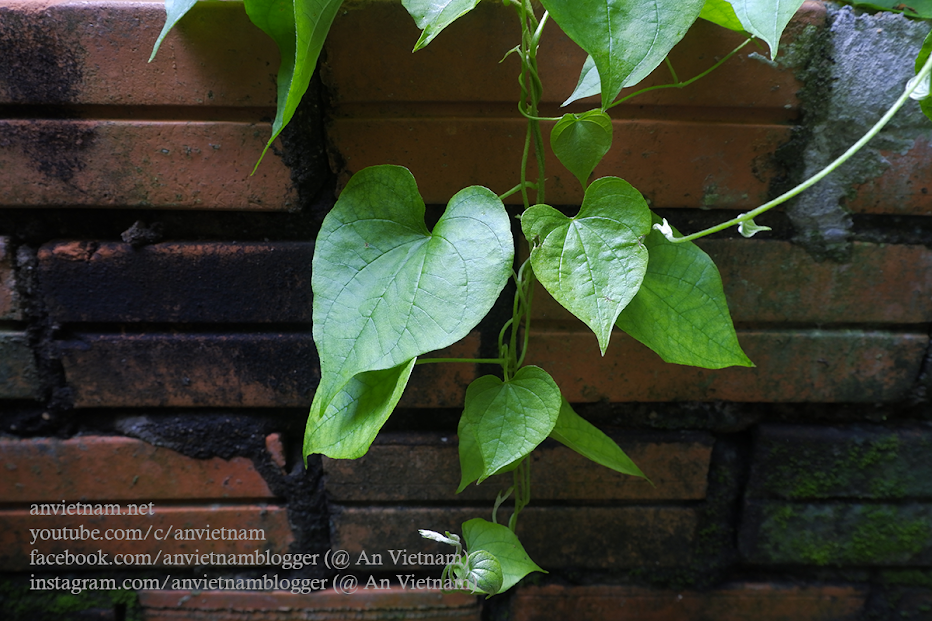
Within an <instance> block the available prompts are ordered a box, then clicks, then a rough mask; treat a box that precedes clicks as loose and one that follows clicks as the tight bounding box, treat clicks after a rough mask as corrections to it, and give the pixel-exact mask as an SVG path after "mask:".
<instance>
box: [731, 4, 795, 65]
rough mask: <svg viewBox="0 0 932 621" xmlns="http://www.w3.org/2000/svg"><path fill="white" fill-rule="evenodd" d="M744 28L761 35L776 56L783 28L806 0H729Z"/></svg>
mask: <svg viewBox="0 0 932 621" xmlns="http://www.w3.org/2000/svg"><path fill="white" fill-rule="evenodd" d="M728 1H729V3H730V4H731V6H732V8H733V9H734V10H735V16H736V17H737V18H738V20H739V21H740V22H741V24H742V25H743V26H744V29H745V30H746V31H748V32H750V33H751V34H752V35H754V36H755V37H760V38H761V39H763V40H764V41H766V42H767V45H768V46H769V47H770V58H771V59H773V58H776V56H777V48H778V47H779V46H780V37H781V36H782V35H783V29H784V28H786V25H787V24H789V23H790V20H791V19H793V16H794V15H796V11H798V10H799V7H801V6H802V5H803V1H804V0H728Z"/></svg>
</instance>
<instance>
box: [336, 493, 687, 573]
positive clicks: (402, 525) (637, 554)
mask: <svg viewBox="0 0 932 621" xmlns="http://www.w3.org/2000/svg"><path fill="white" fill-rule="evenodd" d="M502 513H503V514H504V515H507V513H505V509H502ZM475 517H482V518H485V519H489V508H488V506H484V507H482V508H481V509H477V508H463V507H430V508H425V507H343V508H342V509H340V510H337V511H335V512H334V513H333V514H332V518H331V520H332V542H333V546H334V549H343V550H346V551H347V552H349V554H350V557H351V558H352V559H353V560H354V563H355V564H356V566H358V567H360V568H363V567H365V566H366V565H365V559H361V558H360V554H361V553H362V552H365V553H366V555H367V556H368V555H370V554H371V553H381V554H382V559H381V560H382V562H383V563H384V566H383V567H382V569H386V568H390V567H392V566H393V565H392V563H393V561H392V558H391V555H390V554H389V552H388V550H391V549H394V550H402V549H406V550H407V551H408V553H412V554H413V553H417V552H423V553H425V554H437V553H449V552H450V550H451V548H450V547H449V546H442V545H441V544H439V543H436V542H433V541H427V540H425V539H423V538H422V537H421V536H420V535H419V534H418V529H425V528H426V529H429V530H435V531H438V532H444V531H447V530H448V531H450V532H455V533H459V534H461V533H462V526H461V525H462V523H463V522H465V521H467V520H470V519H472V518H475ZM696 523H697V510H696V509H694V508H690V507H672V506H661V507H651V506H630V507H538V506H530V507H528V508H526V509H525V510H524V511H522V512H521V517H520V518H519V525H518V535H519V536H520V538H521V542H522V544H523V545H524V547H525V549H526V550H527V552H528V555H529V556H530V557H531V558H532V559H533V560H534V561H535V562H537V564H538V565H540V566H541V567H543V568H545V569H548V568H549V569H555V568H558V567H578V568H586V569H620V568H636V567H644V566H650V567H672V566H677V565H683V564H687V563H689V561H690V558H691V554H692V552H691V543H692V541H693V538H694V534H695V529H696ZM631 533H637V536H631ZM370 560H371V559H370ZM370 569H371V568H370ZM412 569H413V567H412ZM436 569H437V572H438V575H439V571H440V570H441V567H436Z"/></svg>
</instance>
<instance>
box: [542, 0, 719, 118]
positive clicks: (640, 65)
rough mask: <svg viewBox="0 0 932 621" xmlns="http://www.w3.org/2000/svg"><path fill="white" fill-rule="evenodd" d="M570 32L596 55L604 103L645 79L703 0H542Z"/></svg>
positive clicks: (587, 50) (690, 22)
mask: <svg viewBox="0 0 932 621" xmlns="http://www.w3.org/2000/svg"><path fill="white" fill-rule="evenodd" d="M542 4H543V5H544V8H546V9H547V10H548V11H549V12H550V16H551V17H552V18H553V20H554V21H556V22H557V24H559V25H560V27H561V28H562V29H563V32H565V33H566V35H567V36H568V37H569V38H570V39H572V40H573V41H575V42H576V44H577V45H579V47H581V48H582V49H584V50H585V51H586V52H587V53H588V54H589V55H590V56H592V59H593V61H594V62H595V66H596V67H597V68H598V71H599V76H601V92H602V108H603V109H605V108H607V107H608V105H609V104H610V103H611V102H612V101H613V100H614V99H615V97H617V96H618V93H620V92H621V89H622V88H624V87H626V86H633V85H635V84H637V83H638V82H640V81H641V80H643V79H644V78H646V77H647V76H648V74H650V72H651V71H653V70H654V69H655V68H656V67H657V65H659V64H660V63H662V62H663V59H664V58H666V56H667V53H668V52H669V51H670V50H671V49H672V48H673V46H674V45H676V44H677V43H678V42H679V41H680V39H682V38H683V35H685V34H686V31H687V30H688V29H689V27H690V26H691V25H692V23H693V22H694V21H696V19H698V17H699V12H700V11H701V10H702V5H703V4H704V0H542Z"/></svg>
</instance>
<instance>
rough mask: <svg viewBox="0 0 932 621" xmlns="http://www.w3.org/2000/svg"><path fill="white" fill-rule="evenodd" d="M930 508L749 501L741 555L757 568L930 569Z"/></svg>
mask: <svg viewBox="0 0 932 621" xmlns="http://www.w3.org/2000/svg"><path fill="white" fill-rule="evenodd" d="M930 523H932V504H930V503H916V502H911V503H906V504H899V505H890V504H847V503H843V504H838V503H824V502H823V503H798V504H797V503H787V502H779V501H749V502H748V503H747V504H746V506H745V509H744V514H743V516H742V520H741V526H740V531H739V538H738V547H739V550H740V552H741V555H742V556H743V557H744V558H745V559H746V560H747V561H748V562H750V563H754V564H761V565H790V564H791V565H831V566H881V567H900V566H923V567H929V566H932V530H930V528H929V524H930Z"/></svg>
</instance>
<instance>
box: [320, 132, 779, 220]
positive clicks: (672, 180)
mask: <svg viewBox="0 0 932 621" xmlns="http://www.w3.org/2000/svg"><path fill="white" fill-rule="evenodd" d="M424 116H427V117H434V118H423V117H424ZM542 125H544V126H545V128H544V131H545V135H549V125H548V124H546V123H544V124H542ZM613 125H614V128H615V138H614V140H615V144H616V145H618V146H617V147H616V148H615V149H613V150H612V151H611V152H609V154H608V155H607V156H606V158H605V159H604V160H603V161H602V163H601V164H600V165H599V166H598V167H597V168H596V170H595V175H596V176H597V177H598V176H604V175H619V176H622V177H624V178H625V179H626V180H627V181H628V182H630V183H631V184H633V185H634V186H635V187H636V188H638V189H639V190H640V191H641V192H642V193H643V194H644V195H645V196H646V197H647V198H648V199H650V200H651V201H652V205H653V206H654V207H717V208H728V209H749V208H752V207H756V206H758V205H759V204H761V202H763V201H764V200H766V198H767V193H768V191H769V183H770V181H771V178H772V177H773V176H774V175H775V174H776V173H777V172H778V171H777V170H776V168H774V167H773V166H771V164H770V162H771V157H772V155H773V153H774V151H775V150H776V148H777V147H778V146H779V145H781V144H783V143H784V142H786V141H787V140H788V139H789V138H790V133H791V128H789V127H787V126H782V125H760V124H751V123H746V124H736V123H729V122H724V121H723V122H715V123H696V122H691V121H658V120H631V119H626V120H615V121H614V123H613ZM524 135H525V123H524V121H523V120H521V119H510V118H499V117H488V118H469V117H462V116H451V117H442V116H440V115H435V114H421V115H419V116H416V117H412V118H395V117H391V118H378V117H369V118H336V119H334V120H333V122H332V124H331V126H330V132H329V136H330V139H331V141H332V142H333V145H334V146H335V148H336V149H337V150H338V151H339V152H340V155H341V157H342V158H343V159H344V160H345V163H346V170H345V171H344V175H343V182H344V183H345V182H346V181H347V180H348V179H349V175H350V174H352V173H354V172H357V171H359V170H361V169H362V168H365V167H367V166H373V165H377V164H386V163H388V164H399V165H403V166H406V167H407V168H409V169H410V170H411V172H412V173H413V174H414V176H415V178H416V179H417V180H418V187H419V190H420V192H421V195H422V196H423V197H424V200H425V201H426V202H427V203H436V204H446V203H447V201H449V199H450V197H451V196H453V195H454V194H455V193H456V192H458V191H459V190H460V189H462V188H463V187H466V186H468V185H474V184H477V185H483V186H486V187H489V188H490V189H492V190H493V191H494V192H498V193H504V192H505V191H506V190H508V189H510V188H512V187H514V185H515V184H516V183H517V182H518V180H519V179H520V174H519V169H520V162H521V150H522V149H523V148H524ZM412 141H413V142H412ZM412 145H416V148H413V147H412ZM546 149H547V153H548V161H547V170H548V171H549V172H548V180H547V195H546V198H547V201H548V203H552V204H556V205H560V204H579V203H580V202H581V201H582V197H583V192H582V188H581V186H580V185H579V182H578V181H577V180H576V178H575V177H573V175H572V174H570V173H569V172H568V171H567V170H566V169H565V168H563V167H562V165H560V163H559V162H558V161H557V160H556V158H555V157H553V155H552V153H551V152H550V148H549V142H548V146H547V147H546ZM722 162H728V163H729V164H728V165H727V166H723V165H722ZM673 171H675V174H672V172H673ZM506 202H509V203H520V202H521V198H520V196H519V195H512V196H511V197H510V198H508V199H507V200H506Z"/></svg>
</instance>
